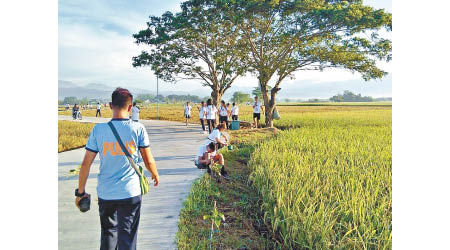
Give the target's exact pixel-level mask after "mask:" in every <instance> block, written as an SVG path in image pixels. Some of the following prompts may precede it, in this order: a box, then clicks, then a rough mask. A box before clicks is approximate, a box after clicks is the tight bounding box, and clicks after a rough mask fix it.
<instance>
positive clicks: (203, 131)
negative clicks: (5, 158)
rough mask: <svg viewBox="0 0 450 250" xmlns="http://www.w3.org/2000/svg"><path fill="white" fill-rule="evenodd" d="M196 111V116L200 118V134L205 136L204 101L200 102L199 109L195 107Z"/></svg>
mask: <svg viewBox="0 0 450 250" xmlns="http://www.w3.org/2000/svg"><path fill="white" fill-rule="evenodd" d="M197 109H198V116H199V118H200V123H201V124H202V133H203V134H206V128H205V120H206V103H205V101H202V104H201V107H200V108H199V107H197Z"/></svg>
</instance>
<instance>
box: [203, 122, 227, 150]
mask: <svg viewBox="0 0 450 250" xmlns="http://www.w3.org/2000/svg"><path fill="white" fill-rule="evenodd" d="M224 131H225V125H224V124H223V123H221V124H219V125H217V128H215V129H213V130H212V132H211V133H210V134H209V135H208V138H206V140H205V143H204V145H207V144H209V143H211V142H214V143H217V147H218V148H222V147H224V146H228V141H227V140H226V139H227V138H226V137H224V136H223V134H222V133H223V132H224ZM222 137H223V139H222Z"/></svg>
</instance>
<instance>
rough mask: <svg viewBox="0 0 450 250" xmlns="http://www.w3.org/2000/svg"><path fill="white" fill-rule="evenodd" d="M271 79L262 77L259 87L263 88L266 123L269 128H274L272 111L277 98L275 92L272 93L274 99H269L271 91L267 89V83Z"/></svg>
mask: <svg viewBox="0 0 450 250" xmlns="http://www.w3.org/2000/svg"><path fill="white" fill-rule="evenodd" d="M268 82H269V80H265V79H260V80H259V87H260V88H261V93H262V97H263V100H264V111H265V112H264V114H265V121H266V122H265V124H266V127H268V128H273V119H272V113H273V109H274V108H275V99H274V97H275V96H274V94H275V93H274V94H271V96H272V99H269V91H268V89H267V86H268V85H267V83H268Z"/></svg>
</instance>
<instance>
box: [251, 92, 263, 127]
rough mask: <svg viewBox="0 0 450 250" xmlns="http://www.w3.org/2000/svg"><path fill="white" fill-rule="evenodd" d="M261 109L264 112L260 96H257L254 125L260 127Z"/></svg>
mask: <svg viewBox="0 0 450 250" xmlns="http://www.w3.org/2000/svg"><path fill="white" fill-rule="evenodd" d="M261 111H263V112H264V109H263V107H262V104H261V102H259V101H258V96H255V102H254V103H253V123H254V124H253V126H254V127H255V128H258V122H259V120H260V119H261Z"/></svg>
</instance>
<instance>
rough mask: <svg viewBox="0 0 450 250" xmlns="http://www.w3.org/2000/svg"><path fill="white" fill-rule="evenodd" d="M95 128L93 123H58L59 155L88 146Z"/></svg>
mask: <svg viewBox="0 0 450 250" xmlns="http://www.w3.org/2000/svg"><path fill="white" fill-rule="evenodd" d="M94 126H95V124H93V123H81V122H72V121H58V153H60V152H64V151H67V150H70V149H75V148H79V147H83V146H84V145H86V142H87V140H88V138H89V134H90V133H91V130H92V128H93V127H94Z"/></svg>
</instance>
